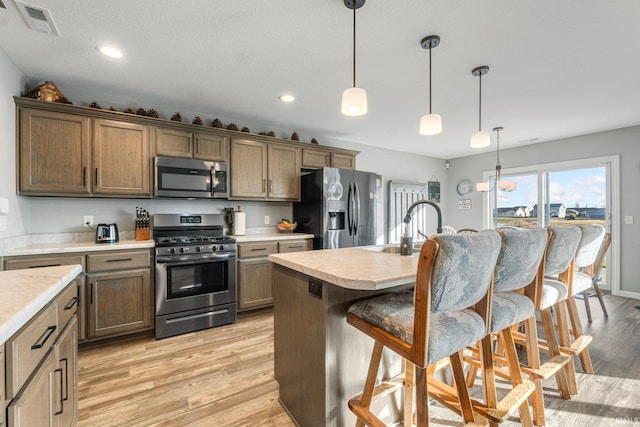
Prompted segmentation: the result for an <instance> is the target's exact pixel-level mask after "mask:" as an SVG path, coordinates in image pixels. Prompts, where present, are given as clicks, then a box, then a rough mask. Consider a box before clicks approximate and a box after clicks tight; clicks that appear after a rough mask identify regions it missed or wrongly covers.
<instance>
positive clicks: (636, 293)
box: [619, 291, 640, 299]
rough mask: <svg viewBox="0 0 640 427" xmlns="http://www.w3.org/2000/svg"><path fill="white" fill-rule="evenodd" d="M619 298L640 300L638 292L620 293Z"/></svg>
mask: <svg viewBox="0 0 640 427" xmlns="http://www.w3.org/2000/svg"><path fill="white" fill-rule="evenodd" d="M619 295H620V296H621V297H626V298H633V299H640V292H629V291H620V294H619Z"/></svg>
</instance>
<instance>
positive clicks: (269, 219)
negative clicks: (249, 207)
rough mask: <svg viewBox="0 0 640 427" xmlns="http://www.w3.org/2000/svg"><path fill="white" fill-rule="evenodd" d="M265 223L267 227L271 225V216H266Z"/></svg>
mask: <svg viewBox="0 0 640 427" xmlns="http://www.w3.org/2000/svg"><path fill="white" fill-rule="evenodd" d="M264 223H265V225H269V224H271V218H269V215H265V216H264Z"/></svg>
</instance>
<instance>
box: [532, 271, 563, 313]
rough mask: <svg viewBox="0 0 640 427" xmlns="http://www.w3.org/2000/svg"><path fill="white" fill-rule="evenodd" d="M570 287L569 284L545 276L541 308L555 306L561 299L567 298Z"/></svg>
mask: <svg viewBox="0 0 640 427" xmlns="http://www.w3.org/2000/svg"><path fill="white" fill-rule="evenodd" d="M568 294H569V289H568V288H567V285H565V284H564V283H562V282H561V281H559V280H555V279H549V278H545V279H544V283H543V285H542V295H541V296H540V306H539V309H540V310H544V309H545V308H550V307H553V306H554V305H555V304H557V303H558V302H560V301H564V300H566V299H567V295H568Z"/></svg>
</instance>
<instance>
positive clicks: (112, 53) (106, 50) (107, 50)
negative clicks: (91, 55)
mask: <svg viewBox="0 0 640 427" xmlns="http://www.w3.org/2000/svg"><path fill="white" fill-rule="evenodd" d="M96 49H98V52H100V53H101V54H103V55H105V56H108V57H109V58H116V59H120V58H122V57H123V56H124V55H123V54H122V52H120V51H119V50H118V49H116V48H115V47H110V46H96Z"/></svg>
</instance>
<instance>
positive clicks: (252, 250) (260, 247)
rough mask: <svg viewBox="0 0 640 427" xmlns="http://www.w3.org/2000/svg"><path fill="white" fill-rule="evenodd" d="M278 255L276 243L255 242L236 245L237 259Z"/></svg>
mask: <svg viewBox="0 0 640 427" xmlns="http://www.w3.org/2000/svg"><path fill="white" fill-rule="evenodd" d="M275 253H278V243H277V242H255V243H240V244H238V258H251V257H257V256H266V255H269V254H275Z"/></svg>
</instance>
